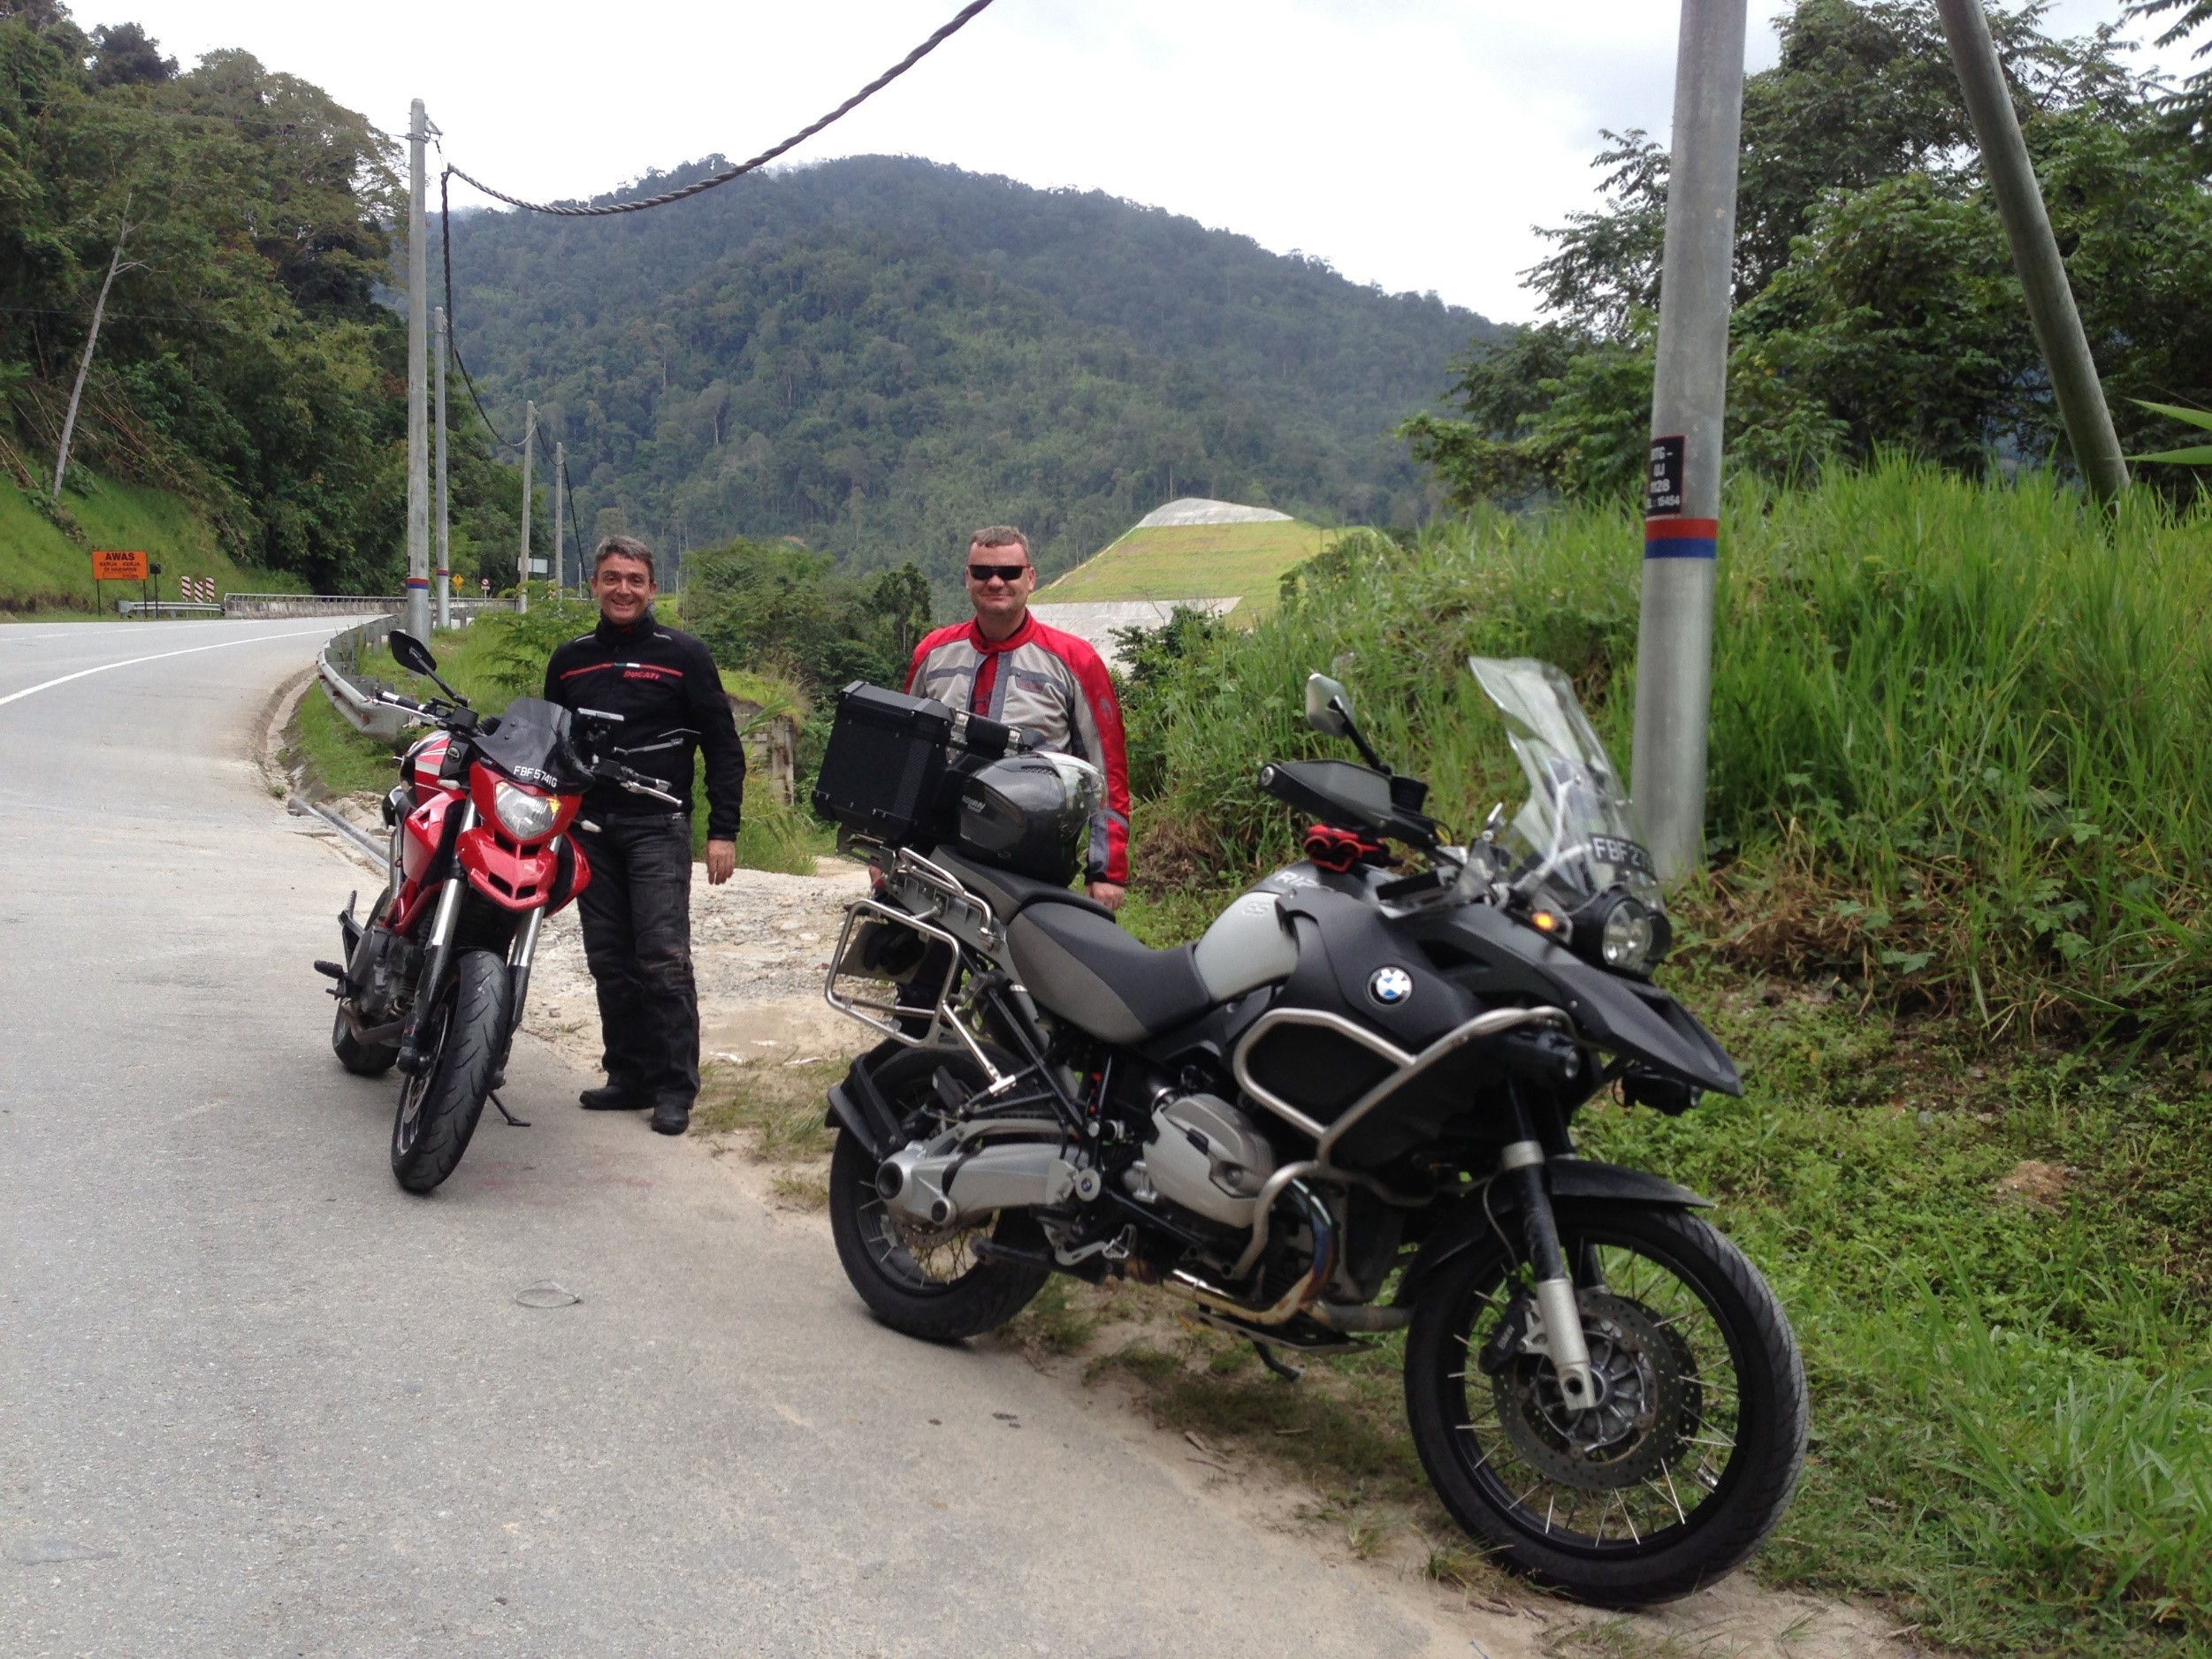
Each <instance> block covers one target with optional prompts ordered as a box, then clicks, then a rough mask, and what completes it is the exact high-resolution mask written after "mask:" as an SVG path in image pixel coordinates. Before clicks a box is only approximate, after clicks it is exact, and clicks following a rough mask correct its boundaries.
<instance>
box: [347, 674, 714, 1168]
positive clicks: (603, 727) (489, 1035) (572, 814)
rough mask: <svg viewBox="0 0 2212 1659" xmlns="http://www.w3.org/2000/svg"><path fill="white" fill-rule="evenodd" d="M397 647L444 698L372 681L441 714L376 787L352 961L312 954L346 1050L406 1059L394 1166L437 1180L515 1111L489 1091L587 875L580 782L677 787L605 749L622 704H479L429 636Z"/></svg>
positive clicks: (380, 1060)
mask: <svg viewBox="0 0 2212 1659" xmlns="http://www.w3.org/2000/svg"><path fill="white" fill-rule="evenodd" d="M390 645H391V651H392V655H393V657H394V658H396V659H397V660H398V661H399V663H400V666H402V667H404V668H406V669H408V670H409V671H410V672H412V673H418V674H421V675H423V677H424V678H426V679H428V680H431V681H434V682H435V683H436V684H437V686H438V689H439V690H440V691H443V692H444V693H445V694H446V699H448V700H445V701H440V700H438V699H432V700H431V701H430V702H428V703H417V702H416V701H414V700H413V699H412V698H409V697H403V696H400V695H398V694H397V693H396V692H391V691H385V692H379V693H378V701H379V702H383V703H388V704H392V705H393V706H394V707H397V708H401V709H405V710H407V711H408V712H409V713H411V714H414V715H416V716H417V717H419V718H420V719H423V721H425V722H427V723H428V724H429V725H431V727H434V728H435V729H434V730H433V731H431V733H430V734H428V735H427V736H425V737H423V739H422V740H421V741H419V742H416V744H415V745H414V746H413V747H412V748H410V749H409V750H408V751H407V753H406V754H405V755H404V756H402V757H400V782H399V784H398V785H397V786H396V787H395V788H393V790H392V792H391V793H390V794H389V795H385V799H384V821H385V826H387V827H388V828H389V829H390V831H391V833H392V850H391V873H390V877H389V879H388V880H387V882H386V884H385V890H384V892H383V893H382V894H379V895H378V899H377V902H376V904H375V906H374V907H373V908H372V909H370V912H369V918H368V920H367V921H366V922H363V921H362V920H360V919H359V918H358V917H355V914H354V900H353V899H348V900H347V903H346V909H344V911H342V912H341V913H340V914H339V918H338V925H339V932H341V934H342V935H343V937H344V940H345V953H346V956H345V961H344V962H343V963H334V962H318V963H316V964H315V968H316V971H317V972H318V973H321V974H324V975H326V976H328V977H329V978H332V979H335V980H336V981H337V982H338V984H337V986H336V988H335V989H334V990H333V991H332V993H331V994H332V995H333V996H335V997H336V998H337V999H338V1016H337V1019H336V1022H335V1023H334V1024H332V1028H331V1047H332V1049H333V1050H334V1051H335V1052H336V1053H337V1055H338V1059H339V1064H341V1065H343V1066H344V1067H345V1068H346V1069H347V1070H348V1071H351V1072H354V1073H355V1074H356V1075H357V1076H360V1077H382V1076H383V1075H384V1074H385V1072H387V1071H389V1070H391V1069H393V1067H394V1066H397V1067H398V1068H399V1069H400V1072H401V1073H402V1074H403V1075H404V1077H405V1081H404V1082H403V1083H402V1084H401V1085H400V1105H399V1111H398V1113H397V1114H396V1115H394V1117H393V1123H392V1173H393V1175H394V1176H398V1177H399V1182H400V1185H401V1186H403V1187H405V1188H406V1189H407V1190H408V1191H409V1192H428V1191H431V1190H432V1189H433V1188H435V1187H436V1186H437V1185H438V1184H439V1183H440V1182H441V1181H443V1180H445V1178H446V1176H449V1175H451V1174H453V1172H454V1168H455V1166H457V1165H458V1164H459V1163H460V1162H461V1153H464V1152H466V1151H467V1150H468V1147H469V1137H470V1136H471V1135H472V1134H474V1133H475V1132H476V1127H477V1118H478V1117H480V1116H481V1115H483V1112H484V1101H485V1100H490V1101H492V1104H493V1105H494V1106H497V1107H499V1109H500V1115H502V1116H504V1117H506V1118H507V1121H508V1122H511V1123H517V1124H520V1123H522V1120H521V1119H519V1118H517V1117H515V1115H514V1114H512V1113H511V1112H509V1111H507V1107H506V1105H505V1104H504V1103H503V1102H502V1101H500V1099H499V1097H498V1094H497V1093H496V1091H497V1090H498V1089H499V1087H500V1084H502V1083H504V1082H505V1081H506V1077H507V1054H508V1052H509V1050H510V1049H511V1048H512V1047H513V1046H514V1043H515V1030H516V1028H517V1027H519V1026H520V1025H521V1024H522V1008H523V1004H524V1001H525V1000H526V998H527V997H528V994H529V991H530V959H531V957H532V956H533V955H535V954H536V952H537V948H538V930H539V928H540V927H542V926H543V925H544V924H545V917H548V916H550V915H551V914H552V913H553V911H555V910H557V909H560V908H561V906H562V905H564V904H566V903H568V902H569V901H570V900H571V899H573V898H575V897H576V894H579V893H581V892H583V891H584V888H585V887H587V886H588V885H589V884H590V882H591V864H589V863H588V862H587V861H586V859H585V858H584V849H582V848H580V847H578V846H577V845H576V843H575V841H573V840H572V839H571V838H570V837H569V835H568V833H567V832H568V827H569V826H570V825H572V824H573V823H574V822H575V821H576V812H577V809H578V808H579V807H580V806H581V805H582V804H583V801H584V791H585V790H586V789H588V788H591V786H592V785H593V784H595V783H613V784H616V785H619V786H620V787H621V788H624V789H627V790H629V791H630V792H631V793H633V794H636V795H652V796H653V797H654V798H655V799H657V800H661V801H666V802H667V803H668V804H669V805H671V806H677V807H680V806H682V805H683V802H681V801H679V800H677V799H676V797H675V796H674V795H669V794H667V793H666V792H665V791H663V790H660V789H658V788H653V787H652V785H651V784H649V783H648V782H646V781H645V780H644V779H642V778H640V777H639V776H638V775H637V773H635V772H631V771H630V770H629V768H628V767H626V766H622V765H614V764H612V763H609V762H606V761H604V760H601V759H599V758H598V757H597V750H598V748H599V744H600V743H601V742H603V741H604V739H605V738H606V734H608V733H609V732H610V731H611V730H612V729H613V727H614V726H615V725H617V724H618V723H620V721H621V719H622V716H620V715H619V714H601V713H598V712H594V711H591V710H583V709H579V710H576V711H573V712H572V711H570V710H568V709H564V708H562V707H561V706H560V705H559V704H553V703H547V702H545V701H544V700H543V699H542V698H538V697H518V698H516V699H515V701H514V702H513V703H511V704H508V705H507V712H505V713H504V714H492V715H479V714H478V713H477V712H476V711H475V710H474V709H472V708H470V707H469V700H468V699H467V698H466V697H464V696H461V694H460V693H459V692H457V691H455V690H454V689H453V688H452V687H451V686H449V685H447V684H446V682H445V681H443V680H441V679H439V676H438V662H437V659H436V658H434V657H432V656H431V653H430V649H429V647H427V646H425V645H424V644H423V643H422V642H421V641H420V640H418V639H416V638H415V637H414V636H413V635H408V634H403V633H399V632H397V631H395V632H393V635H392V636H391V641H390ZM358 896H359V895H358V894H356V895H355V897H356V898H357V897H358Z"/></svg>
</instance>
